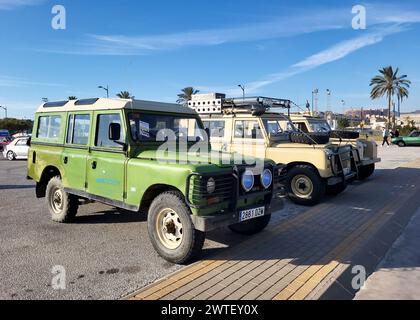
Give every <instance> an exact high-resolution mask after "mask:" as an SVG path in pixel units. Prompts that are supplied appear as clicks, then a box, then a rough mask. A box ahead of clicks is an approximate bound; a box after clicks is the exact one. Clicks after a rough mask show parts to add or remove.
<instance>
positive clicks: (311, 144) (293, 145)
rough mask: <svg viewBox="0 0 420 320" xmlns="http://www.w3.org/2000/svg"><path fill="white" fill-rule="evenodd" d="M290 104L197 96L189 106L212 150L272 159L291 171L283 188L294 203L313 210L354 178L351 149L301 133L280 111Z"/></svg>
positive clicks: (253, 99)
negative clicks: (324, 198)
mask: <svg viewBox="0 0 420 320" xmlns="http://www.w3.org/2000/svg"><path fill="white" fill-rule="evenodd" d="M287 104H289V105H290V101H288V100H281V99H272V98H263V97H256V98H243V99H242V98H240V99H226V98H225V95H223V94H197V95H194V96H193V97H192V100H191V101H189V102H188V105H189V107H191V108H193V109H195V110H196V111H197V112H198V113H199V114H200V116H201V118H202V120H203V123H204V126H205V127H206V129H207V130H208V131H209V134H210V138H211V143H212V148H213V149H216V150H220V151H225V152H236V153H240V154H243V155H247V156H252V157H255V156H259V157H265V158H268V159H272V160H273V161H275V162H276V163H284V164H286V165H287V167H286V169H284V170H283V172H282V176H283V182H282V183H281V184H283V185H284V187H285V189H286V190H287V194H288V196H289V197H290V199H291V200H292V201H294V202H295V203H297V204H302V205H315V204H317V203H319V202H320V201H322V199H323V197H324V195H325V194H326V193H330V194H339V193H340V192H342V191H344V190H345V189H346V187H347V182H348V181H349V180H351V179H353V178H355V176H356V165H355V162H354V159H353V155H352V152H351V146H348V145H341V146H337V145H334V144H332V143H329V135H322V134H321V135H317V134H313V135H309V134H305V133H302V132H299V131H298V130H297V129H296V128H295V126H294V125H293V123H292V122H291V121H290V119H289V118H288V117H287V116H286V115H284V114H282V113H279V112H276V109H277V108H279V107H282V108H285V107H286V108H287Z"/></svg>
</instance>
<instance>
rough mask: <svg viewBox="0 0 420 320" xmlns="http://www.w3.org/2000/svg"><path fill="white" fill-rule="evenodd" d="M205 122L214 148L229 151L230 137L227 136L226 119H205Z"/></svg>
mask: <svg viewBox="0 0 420 320" xmlns="http://www.w3.org/2000/svg"><path fill="white" fill-rule="evenodd" d="M203 124H204V128H205V129H206V130H208V132H209V134H210V142H211V147H212V150H214V151H222V152H227V151H228V150H229V142H230V139H228V138H227V137H226V133H227V130H226V124H227V122H226V120H205V121H203Z"/></svg>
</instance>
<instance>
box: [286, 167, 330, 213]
mask: <svg viewBox="0 0 420 320" xmlns="http://www.w3.org/2000/svg"><path fill="white" fill-rule="evenodd" d="M286 188H287V192H288V195H289V198H290V199H291V200H292V201H293V202H294V203H297V204H300V205H305V206H313V205H315V204H318V203H319V202H320V201H321V200H322V198H323V197H324V195H325V183H324V181H323V180H322V178H321V177H320V176H319V174H318V172H317V171H316V169H314V168H313V167H311V166H308V165H298V166H295V167H293V168H292V169H290V170H289V172H288V174H287V178H286Z"/></svg>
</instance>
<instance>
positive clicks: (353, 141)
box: [290, 114, 381, 180]
mask: <svg viewBox="0 0 420 320" xmlns="http://www.w3.org/2000/svg"><path fill="white" fill-rule="evenodd" d="M290 119H291V120H292V122H293V123H294V124H295V125H296V126H297V127H298V128H299V130H301V131H303V132H306V133H309V134H312V133H328V134H330V137H331V142H332V143H334V144H335V145H343V144H348V145H351V146H352V148H353V149H352V152H353V157H354V159H355V160H356V164H357V178H358V179H359V180H365V179H367V178H369V177H370V176H371V175H372V174H373V173H374V172H375V164H376V163H378V162H380V161H381V159H380V158H378V145H377V144H376V142H375V141H370V140H368V139H367V138H366V139H363V138H361V137H360V134H359V133H358V132H354V131H344V130H332V128H331V126H330V125H329V124H328V121H327V120H325V119H323V118H318V117H314V116H311V115H305V114H292V115H290Z"/></svg>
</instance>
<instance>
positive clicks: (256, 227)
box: [229, 214, 271, 236]
mask: <svg viewBox="0 0 420 320" xmlns="http://www.w3.org/2000/svg"><path fill="white" fill-rule="evenodd" d="M270 220H271V214H268V215H265V216H263V217H260V218H256V219H252V220H248V221H245V222H242V223H238V224H234V225H231V226H229V229H230V230H231V231H233V232H235V233H239V234H243V235H246V236H251V235H253V234H256V233H259V232H261V231H263V230H264V229H265V228H266V227H267V226H268V224H269V223H270Z"/></svg>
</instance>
